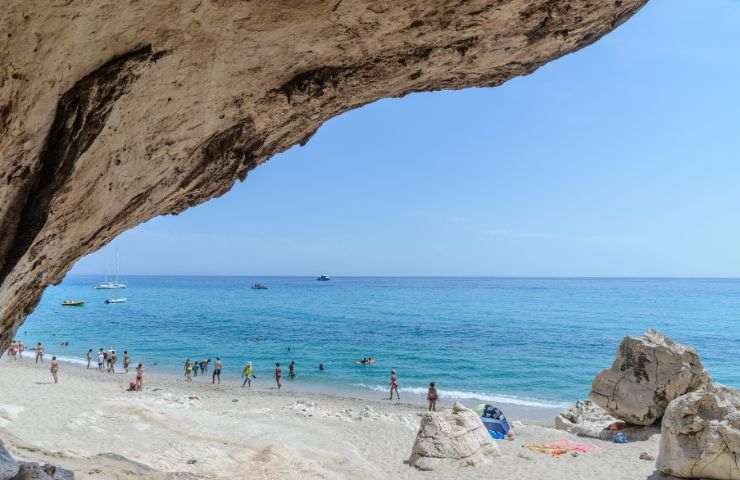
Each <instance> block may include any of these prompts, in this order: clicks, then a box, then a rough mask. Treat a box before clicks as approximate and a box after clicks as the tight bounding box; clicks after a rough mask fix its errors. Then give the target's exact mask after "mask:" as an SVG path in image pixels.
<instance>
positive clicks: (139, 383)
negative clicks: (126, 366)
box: [136, 363, 144, 391]
mask: <svg viewBox="0 0 740 480" xmlns="http://www.w3.org/2000/svg"><path fill="white" fill-rule="evenodd" d="M142 388H144V365H142V364H141V363H140V364H139V365H138V366H137V367H136V390H138V391H141V389H142Z"/></svg>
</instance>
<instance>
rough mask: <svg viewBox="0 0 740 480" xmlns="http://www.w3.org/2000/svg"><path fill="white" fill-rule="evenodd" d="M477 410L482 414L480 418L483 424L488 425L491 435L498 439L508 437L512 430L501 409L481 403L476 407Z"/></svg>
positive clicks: (487, 428)
mask: <svg viewBox="0 0 740 480" xmlns="http://www.w3.org/2000/svg"><path fill="white" fill-rule="evenodd" d="M475 411H476V413H478V415H480V419H481V421H482V422H483V425H485V426H486V430H488V433H489V434H490V435H491V437H493V438H495V439H496V440H503V439H505V438H506V435H507V434H508V433H509V430H511V426H510V425H509V421H508V420H507V419H506V416H505V415H504V412H502V411H501V409H499V408H498V407H494V406H493V405H486V404H480V405H478V406H477V407H475Z"/></svg>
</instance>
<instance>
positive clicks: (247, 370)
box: [242, 362, 255, 388]
mask: <svg viewBox="0 0 740 480" xmlns="http://www.w3.org/2000/svg"><path fill="white" fill-rule="evenodd" d="M242 377H244V383H242V387H243V386H244V385H247V384H249V388H252V379H253V378H255V377H254V369H253V368H252V362H247V364H246V365H244V370H243V371H242Z"/></svg>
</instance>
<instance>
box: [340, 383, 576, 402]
mask: <svg viewBox="0 0 740 480" xmlns="http://www.w3.org/2000/svg"><path fill="white" fill-rule="evenodd" d="M352 386H354V387H360V388H365V389H369V390H373V391H376V392H387V391H388V387H387V386H384V385H366V384H364V383H353V384H352ZM400 391H401V392H405V393H411V394H414V395H426V393H427V389H426V388H425V387H402V388H400ZM437 393H438V394H439V397H440V398H447V399H453V400H480V401H483V402H491V403H508V404H510V405H520V406H523V407H536V408H566V407H568V406H570V404H569V403H559V402H549V401H547V400H539V399H532V398H521V397H515V396H512V395H495V394H490V393H481V392H466V391H461V390H437Z"/></svg>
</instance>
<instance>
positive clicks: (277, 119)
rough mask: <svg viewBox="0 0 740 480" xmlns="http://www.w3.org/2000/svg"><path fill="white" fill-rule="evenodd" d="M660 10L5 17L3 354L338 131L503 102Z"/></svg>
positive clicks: (530, 2)
mask: <svg viewBox="0 0 740 480" xmlns="http://www.w3.org/2000/svg"><path fill="white" fill-rule="evenodd" d="M646 1H647V0H613V1H612V0H610V1H599V2H595V1H593V0H435V1H428V0H396V1H390V0H331V1H322V0H290V1H288V0H275V1H270V2H256V1H248V0H156V1H155V0H139V1H133V0H132V1H119V0H115V1H112V0H101V1H62V0H5V1H4V2H3V13H2V15H1V16H0V32H2V42H0V347H7V345H8V344H9V341H10V339H11V337H12V335H13V334H14V332H15V330H16V329H17V327H18V325H20V323H21V322H22V321H23V319H24V318H25V316H26V315H27V314H28V313H29V312H30V311H31V310H32V309H33V307H34V306H35V305H36V303H37V302H38V300H39V298H40V295H41V293H42V291H43V289H44V288H45V287H46V286H47V285H50V284H54V283H58V282H60V281H61V279H62V278H63V276H64V274H65V273H66V272H67V271H68V269H69V268H70V267H71V266H72V264H73V262H74V261H75V260H77V259H78V258H80V257H81V256H83V255H85V254H88V253H90V252H92V251H94V250H96V249H99V248H100V247H102V246H103V245H105V244H106V243H108V242H109V241H110V240H111V239H113V238H114V237H115V236H116V235H118V234H120V233H121V232H123V231H124V230H126V229H129V228H131V227H133V226H135V225H137V224H139V223H141V222H144V221H146V220H148V219H150V218H152V217H155V216H157V215H162V214H176V213H179V212H181V211H183V210H185V209H186V208H188V207H190V206H193V205H196V204H198V203H201V202H203V201H205V200H208V199H210V198H213V197H215V196H218V195H221V194H223V193H225V192H226V191H228V190H229V189H230V188H231V186H232V185H233V183H234V182H235V181H236V180H237V179H241V180H243V179H244V178H245V176H246V175H247V172H249V171H250V170H251V169H253V168H254V167H256V166H257V165H259V164H260V163H262V162H264V161H266V160H267V159H268V158H270V157H271V156H272V155H275V154H276V153H279V152H282V151H284V150H286V149H287V148H289V147H291V146H292V145H295V144H305V143H306V142H307V141H308V139H309V138H310V137H311V135H312V134H313V133H314V132H315V131H316V130H317V129H318V128H319V126H321V124H322V123H323V122H324V121H326V120H327V119H329V118H331V117H333V116H335V115H338V114H340V113H342V112H345V111H347V110H349V109H352V108H356V107H358V106H361V105H364V104H367V103H369V102H372V101H375V100H377V99H380V98H383V97H393V96H401V95H404V94H407V93H409V92H417V91H429V90H436V89H457V88H464V87H471V86H496V85H500V84H501V83H503V82H505V81H506V80H508V79H510V78H512V77H515V76H518V75H526V74H529V73H531V72H532V71H534V70H535V69H536V68H537V67H539V66H541V65H543V64H544V63H546V62H548V61H550V60H553V59H555V58H558V57H560V56H562V55H564V54H566V53H568V52H572V51H574V50H577V49H579V48H581V47H584V46H586V45H589V44H590V43H592V42H594V41H596V40H597V39H599V38H600V37H601V36H602V35H604V34H606V33H607V32H609V31H611V30H612V29H614V28H616V27H617V26H618V25H619V24H621V23H622V22H623V21H625V20H626V19H627V18H629V17H630V16H631V15H632V14H634V13H635V12H636V11H637V10H638V9H639V8H640V7H641V6H642V5H643V4H644V3H645V2H646ZM2 350H4V348H0V351H2Z"/></svg>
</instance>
